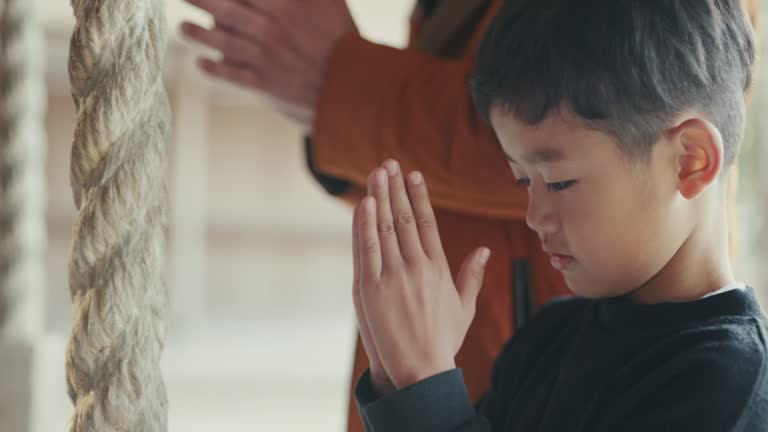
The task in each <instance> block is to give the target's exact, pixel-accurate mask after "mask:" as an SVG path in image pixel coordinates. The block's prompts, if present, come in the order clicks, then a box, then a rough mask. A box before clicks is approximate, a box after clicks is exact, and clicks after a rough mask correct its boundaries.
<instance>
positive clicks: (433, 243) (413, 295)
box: [352, 160, 490, 396]
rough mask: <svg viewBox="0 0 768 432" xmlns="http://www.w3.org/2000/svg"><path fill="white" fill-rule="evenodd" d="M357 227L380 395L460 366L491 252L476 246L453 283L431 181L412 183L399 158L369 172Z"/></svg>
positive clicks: (356, 288) (363, 315)
mask: <svg viewBox="0 0 768 432" xmlns="http://www.w3.org/2000/svg"><path fill="white" fill-rule="evenodd" d="M406 183H407V184H406ZM352 231H353V255H354V281H353V298H354V303H355V312H356V314H357V319H358V326H359V330H360V336H361V339H362V341H363V345H364V347H365V350H366V353H367V355H368V359H369V365H370V373H371V380H372V383H373V386H374V389H375V390H376V392H377V394H378V395H379V396H384V395H386V394H389V393H391V392H394V391H396V390H399V389H401V388H405V387H408V386H410V385H412V384H415V383H416V382H419V381H421V380H424V379H426V378H429V377H430V376H433V375H436V374H439V373H441V372H444V371H447V370H450V369H454V368H455V367H456V366H455V363H454V357H455V356H456V353H457V352H458V350H459V348H460V347H461V345H462V343H463V341H464V337H465V335H466V334H467V330H468V329H469V325H470V324H471V322H472V320H473V318H474V316H475V300H476V298H477V295H478V293H479V291H480V288H481V286H482V283H483V275H484V271H485V264H486V262H487V260H488V257H489V255H490V250H488V249H487V248H478V249H476V250H475V251H473V252H472V253H471V254H470V255H469V256H468V257H467V259H466V260H465V261H464V264H463V265H462V268H461V271H460V272H459V275H458V278H457V281H456V283H455V284H454V281H453V279H452V276H451V271H450V269H449V267H448V262H447V260H446V257H445V254H444V252H443V247H442V244H441V241H440V235H439V233H438V228H437V224H436V221H435V215H434V213H433V210H432V205H431V204H430V201H429V196H428V193H427V185H426V182H425V180H424V178H423V177H422V175H421V174H420V173H418V172H412V173H410V174H409V175H408V176H407V182H406V181H405V179H404V177H403V175H402V173H401V172H400V169H399V166H398V164H397V162H396V161H393V160H388V161H386V162H385V163H384V164H383V168H377V169H375V170H374V171H373V172H372V173H371V175H370V176H369V178H368V196H367V197H366V198H364V199H363V200H362V201H361V202H360V204H359V205H358V206H357V207H356V208H355V213H354V217H353V230H352Z"/></svg>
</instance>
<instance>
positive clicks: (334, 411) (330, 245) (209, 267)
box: [35, 0, 768, 432]
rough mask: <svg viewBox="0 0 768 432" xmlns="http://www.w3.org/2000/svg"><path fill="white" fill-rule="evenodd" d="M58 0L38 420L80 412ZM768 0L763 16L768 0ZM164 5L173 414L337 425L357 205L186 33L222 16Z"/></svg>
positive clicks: (404, 14) (368, 19) (744, 190)
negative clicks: (210, 68)
mask: <svg viewBox="0 0 768 432" xmlns="http://www.w3.org/2000/svg"><path fill="white" fill-rule="evenodd" d="M45 3H46V4H45V7H46V9H45V12H44V15H45V16H44V18H45V29H46V42H47V53H46V58H47V81H48V88H49V90H48V116H47V127H48V142H49V145H48V162H47V176H48V177H47V178H48V185H47V187H48V213H47V223H48V252H47V266H48V267H47V271H48V287H47V289H48V291H47V297H46V326H45V329H46V331H45V335H46V336H45V341H44V343H43V347H42V348H41V350H42V352H43V353H44V354H43V356H42V357H41V359H42V360H41V362H40V366H39V369H40V373H39V375H38V379H37V385H38V387H39V388H40V389H42V391H41V392H40V393H39V394H40V396H39V399H38V400H36V402H35V409H36V412H38V415H36V416H35V417H36V424H35V429H36V430H39V431H53V430H62V429H64V428H65V425H66V424H67V422H68V421H69V417H70V415H71V413H72V405H71V402H70V401H69V399H68V397H67V395H66V387H65V376H64V347H65V343H66V340H67V338H68V336H69V332H70V327H71V316H72V315H71V302H70V298H69V292H68V287H67V278H66V262H67V252H68V248H69V244H70V241H71V227H72V224H73V221H74V215H75V207H74V204H73V199H72V195H71V189H70V188H69V152H70V148H71V141H72V136H73V131H74V124H75V111H74V106H73V102H72V98H71V96H70V93H69V88H70V87H69V78H68V75H67V57H68V49H69V47H68V44H69V36H70V34H71V31H72V27H73V18H72V12H71V8H70V4H69V2H66V1H55V2H52V1H46V2H45ZM348 3H349V5H350V8H351V9H352V12H353V15H354V17H355V19H356V20H357V23H358V26H359V28H360V30H361V32H362V33H363V34H364V35H365V36H367V37H368V38H370V39H372V40H374V41H378V42H381V43H384V44H388V45H392V46H398V47H399V46H403V45H404V44H405V41H406V31H407V27H406V24H407V21H408V16H409V15H410V12H411V8H412V6H413V0H387V1H386V2H384V1H380V0H349V1H348ZM762 9H763V17H762V18H763V19H762V22H763V23H765V22H766V18H768V17H766V10H767V9H768V8H767V7H766V5H765V2H764V3H763V5H762ZM167 12H168V18H169V21H170V29H171V32H172V35H171V40H170V46H169V50H168V57H167V60H166V74H165V79H166V86H167V89H168V93H169V97H170V100H171V104H172V109H173V130H174V135H173V137H172V140H171V142H170V146H171V153H170V159H169V161H170V169H169V172H168V185H169V188H170V190H171V194H172V206H173V219H172V222H173V225H172V228H171V241H170V245H169V246H170V249H169V257H168V271H167V280H168V283H169V287H170V290H171V299H172V300H171V327H170V333H169V335H168V339H167V345H166V348H165V352H164V355H163V369H164V375H165V380H166V384H167V388H168V397H169V400H170V407H169V429H170V430H176V431H185V432H198V431H201V432H202V431H209V430H227V431H233V432H234V431H246V430H280V431H284V432H293V431H305V430H309V429H310V428H311V430H313V431H317V432H323V431H333V432H340V431H342V430H343V428H344V426H345V418H346V416H345V414H346V409H347V406H346V403H347V391H348V385H349V380H350V376H349V374H350V370H351V362H352V349H353V346H354V340H355V335H356V328H355V318H354V311H353V307H352V302H351V295H350V294H351V287H350V281H351V277H352V274H351V256H350V255H351V254H350V253H351V248H350V246H349V243H350V229H349V228H350V223H351V214H350V209H349V208H348V207H347V206H346V205H344V204H342V203H340V202H337V201H335V200H333V199H331V198H330V197H328V196H326V194H325V193H324V192H323V191H322V190H321V188H320V187H319V186H318V185H317V184H315V182H314V181H313V179H312V178H311V177H310V174H309V172H308V171H307V169H306V167H305V162H304V153H303V150H302V142H301V133H300V131H299V130H298V129H296V128H295V127H293V126H292V125H291V124H290V123H288V122H287V121H285V120H284V119H282V118H280V117H278V116H276V115H275V114H273V113H272V112H270V111H268V110H267V109H266V108H265V107H264V106H263V105H262V104H261V103H260V101H259V99H258V97H256V96H255V95H253V94H251V93H249V92H247V91H245V90H242V89H239V88H236V87H232V86H228V85H225V84H221V83H216V82H212V81H210V80H207V79H204V78H203V77H202V75H201V74H200V73H199V72H198V70H197V67H196V65H195V63H194V59H195V57H196V55H197V54H199V53H200V51H198V50H199V48H196V47H192V46H191V45H190V44H187V43H185V42H184V41H183V40H181V38H180V36H179V32H178V24H179V23H180V22H181V20H182V19H188V18H192V19H194V20H196V21H197V22H199V23H204V24H207V23H208V21H209V18H208V17H207V16H206V15H204V14H201V13H198V12H197V11H196V10H194V9H193V8H191V7H188V6H187V5H186V4H184V3H182V2H181V1H177V0H169V1H168V2H167ZM763 41H764V42H763V44H762V46H763V53H765V47H766V46H768V44H767V43H765V37H763ZM763 57H764V58H765V55H763ZM760 72H761V73H760V76H759V77H758V78H757V84H756V87H755V94H754V98H753V101H752V105H751V109H750V115H749V124H748V127H747V135H746V141H745V145H744V147H743V151H742V156H741V179H740V192H739V198H738V219H739V220H738V227H739V259H738V267H737V268H736V272H737V275H738V278H739V279H741V280H744V281H747V282H748V283H749V284H751V285H753V286H755V287H756V288H757V289H758V291H759V292H760V294H761V296H763V297H762V298H761V300H763V301H765V299H766V297H765V293H766V292H768V291H767V290H766V287H768V268H767V267H768V266H766V263H767V262H768V261H767V260H766V259H767V258H768V256H766V254H767V253H768V248H767V247H766V240H768V224H766V217H768V173H767V172H766V170H765V169H764V167H765V166H767V165H768V147H766V144H768V126H766V113H768V77H766V76H765V75H766V73H765V67H763V68H762V69H761V71H760ZM764 304H765V303H764Z"/></svg>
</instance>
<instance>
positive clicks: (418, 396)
mask: <svg viewBox="0 0 768 432" xmlns="http://www.w3.org/2000/svg"><path fill="white" fill-rule="evenodd" d="M355 399H356V401H357V405H358V410H359V412H360V415H361V417H362V419H363V423H364V424H365V427H366V431H367V432H490V431H491V428H490V424H489V422H488V421H487V420H486V419H485V418H483V417H482V416H480V415H479V414H478V413H477V412H476V411H475V407H473V405H472V402H471V401H470V399H469V394H468V393H467V388H466V386H465V385H464V377H463V375H462V372H461V369H453V370H450V371H446V372H443V373H441V374H437V375H435V376H432V377H430V378H427V379H425V380H423V381H420V382H418V383H416V384H414V385H412V386H410V387H407V388H404V389H401V390H399V391H397V392H395V393H392V394H391V395H388V396H385V397H382V398H377V397H376V394H375V392H374V391H373V386H372V385H371V380H370V372H369V371H366V372H365V373H364V374H363V375H362V376H361V377H360V379H359V380H358V383H357V385H356V386H355Z"/></svg>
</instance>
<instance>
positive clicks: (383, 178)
mask: <svg viewBox="0 0 768 432" xmlns="http://www.w3.org/2000/svg"><path fill="white" fill-rule="evenodd" d="M386 182H387V175H386V174H385V173H384V171H381V170H377V171H376V184H377V185H379V186H383V185H384V183H386Z"/></svg>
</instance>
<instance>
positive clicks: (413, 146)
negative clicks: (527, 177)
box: [311, 34, 528, 219]
mask: <svg viewBox="0 0 768 432" xmlns="http://www.w3.org/2000/svg"><path fill="white" fill-rule="evenodd" d="M471 69H472V64H471V61H468V60H445V59H436V58H433V57H430V56H428V55H425V54H422V53H420V52H417V51H415V50H401V49H394V48H390V47H386V46H382V45H377V44H374V43H371V42H369V41H366V40H365V39H363V38H361V37H360V36H359V35H357V34H348V35H346V36H344V37H343V38H342V39H341V41H340V42H339V43H338V44H337V46H336V47H335V48H334V50H333V52H332V54H331V57H330V59H329V67H328V70H327V71H326V76H325V79H324V84H323V88H322V90H321V94H320V98H319V101H318V109H317V114H316V117H315V124H314V128H313V134H312V149H311V150H312V163H313V166H314V167H315V168H316V170H317V171H318V172H320V173H323V174H324V175H326V176H331V177H336V178H339V179H343V180H346V181H348V182H350V183H352V184H354V185H357V186H363V185H365V182H366V178H367V176H368V174H369V173H370V172H371V170H373V169H374V168H375V167H377V166H379V165H380V164H381V163H382V162H383V161H384V160H385V159H387V158H395V159H397V160H398V161H399V162H400V164H401V166H402V168H403V171H404V172H409V171H412V170H419V171H421V172H422V173H423V174H424V177H425V178H426V180H427V184H428V186H429V189H430V198H431V200H432V203H433V205H434V206H435V207H438V208H443V209H447V210H453V211H458V212H462V213H467V214H475V215H480V216H487V217H499V218H505V219H520V218H524V217H525V209H526V206H527V201H528V199H527V195H526V192H525V190H523V189H522V188H518V187H515V185H514V181H513V176H512V174H511V172H510V170H509V167H508V166H507V162H506V160H505V159H504V155H503V152H502V150H501V147H500V146H499V144H498V141H497V140H496V137H495V134H494V132H493V130H492V129H491V128H490V127H489V126H488V125H486V124H485V123H484V122H483V121H482V120H481V118H480V117H479V116H478V114H477V113H476V112H475V110H474V106H473V103H472V100H471V99H472V98H471V95H470V91H469V88H468V85H467V80H468V77H469V75H470V72H471Z"/></svg>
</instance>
